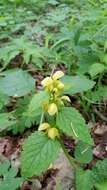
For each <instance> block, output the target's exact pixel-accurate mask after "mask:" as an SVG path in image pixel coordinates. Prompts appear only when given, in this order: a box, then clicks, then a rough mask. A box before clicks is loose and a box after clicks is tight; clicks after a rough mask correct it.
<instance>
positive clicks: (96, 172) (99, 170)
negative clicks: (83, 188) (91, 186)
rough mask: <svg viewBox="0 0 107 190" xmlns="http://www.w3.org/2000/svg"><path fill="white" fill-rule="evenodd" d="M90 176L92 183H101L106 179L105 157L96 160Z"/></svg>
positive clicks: (106, 163) (106, 160) (106, 166)
mask: <svg viewBox="0 0 107 190" xmlns="http://www.w3.org/2000/svg"><path fill="white" fill-rule="evenodd" d="M92 178H93V181H94V183H102V182H105V181H107V158H105V159H104V160H103V161H101V160H100V161H98V162H97V164H96V166H95V167H94V168H93V169H92Z"/></svg>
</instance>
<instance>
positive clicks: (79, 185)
mask: <svg viewBox="0 0 107 190" xmlns="http://www.w3.org/2000/svg"><path fill="white" fill-rule="evenodd" d="M92 187H93V183H92V180H91V171H90V170H86V171H84V170H82V169H80V170H77V171H76V190H86V189H87V190H92Z"/></svg>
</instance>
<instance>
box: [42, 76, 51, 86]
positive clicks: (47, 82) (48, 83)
mask: <svg viewBox="0 0 107 190" xmlns="http://www.w3.org/2000/svg"><path fill="white" fill-rule="evenodd" d="M41 84H42V86H43V87H48V86H51V85H52V84H53V80H52V78H51V77H46V78H44V79H43V80H42V82H41Z"/></svg>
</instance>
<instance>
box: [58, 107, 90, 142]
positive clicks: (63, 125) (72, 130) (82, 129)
mask: <svg viewBox="0 0 107 190" xmlns="http://www.w3.org/2000/svg"><path fill="white" fill-rule="evenodd" d="M56 124H57V126H58V128H59V129H61V130H62V131H63V132H64V133H65V134H67V135H69V136H73V137H74V138H75V139H78V140H81V141H83V142H85V143H87V144H93V140H92V138H91V136H90V133H89V130H88V126H87V125H86V124H85V120H84V118H83V117H82V115H81V114H80V113H79V112H78V111H77V110H76V109H75V108H70V107H66V108H62V109H61V110H60V112H59V113H58V115H57V119H56Z"/></svg>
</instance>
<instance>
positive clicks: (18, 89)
mask: <svg viewBox="0 0 107 190" xmlns="http://www.w3.org/2000/svg"><path fill="white" fill-rule="evenodd" d="M2 75H3V77H1V78H0V91H1V92H2V93H4V94H6V95H8V96H18V97H20V96H24V95H26V94H28V93H30V92H31V91H32V90H34V89H35V80H34V79H33V78H32V77H31V76H30V75H29V74H28V73H27V72H25V71H23V70H21V69H12V70H8V71H7V72H3V73H2Z"/></svg>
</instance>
